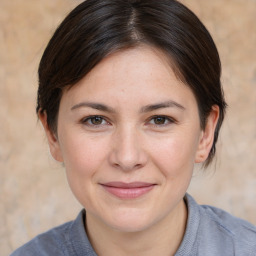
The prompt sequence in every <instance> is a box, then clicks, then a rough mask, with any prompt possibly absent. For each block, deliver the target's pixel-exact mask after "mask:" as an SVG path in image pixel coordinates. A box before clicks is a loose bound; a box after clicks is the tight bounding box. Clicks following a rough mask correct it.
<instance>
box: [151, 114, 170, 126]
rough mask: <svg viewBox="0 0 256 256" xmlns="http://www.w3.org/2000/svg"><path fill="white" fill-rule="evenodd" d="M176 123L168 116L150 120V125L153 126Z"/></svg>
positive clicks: (155, 117)
mask: <svg viewBox="0 0 256 256" xmlns="http://www.w3.org/2000/svg"><path fill="white" fill-rule="evenodd" d="M174 122H175V121H174V120H173V119H172V118H170V117H166V116H154V117H153V118H151V119H150V120H149V124H153V125H156V126H164V125H168V124H171V123H174Z"/></svg>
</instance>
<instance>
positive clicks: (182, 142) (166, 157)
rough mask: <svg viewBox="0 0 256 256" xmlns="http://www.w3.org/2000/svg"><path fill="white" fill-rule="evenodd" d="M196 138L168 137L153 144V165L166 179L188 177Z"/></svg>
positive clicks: (195, 147)
mask: <svg viewBox="0 0 256 256" xmlns="http://www.w3.org/2000/svg"><path fill="white" fill-rule="evenodd" d="M196 141H197V140H196V136H194V137H193V136H186V135H184V134H181V135H180V136H175V137H174V136H173V137H172V136H170V137H168V138H165V139H164V140H162V141H161V140H159V141H158V142H155V143H154V152H153V153H152V155H153V157H152V159H153V160H154V163H155V164H156V165H157V166H158V168H159V169H160V170H161V171H162V173H163V175H164V176H165V177H166V178H168V179H174V178H176V177H179V176H180V177H181V176H182V177H184V176H188V177H189V176H190V175H191V174H192V171H193V167H194V160H195V155H196V149H197V143H196Z"/></svg>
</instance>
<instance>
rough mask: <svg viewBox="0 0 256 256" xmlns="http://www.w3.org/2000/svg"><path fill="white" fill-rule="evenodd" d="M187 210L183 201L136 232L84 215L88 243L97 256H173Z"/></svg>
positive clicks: (180, 237)
mask: <svg viewBox="0 0 256 256" xmlns="http://www.w3.org/2000/svg"><path fill="white" fill-rule="evenodd" d="M186 221H187V208H186V205H185V202H184V201H183V200H182V201H181V202H180V203H179V205H178V206H177V207H176V208H175V209H174V210H173V212H172V213H171V214H169V215H167V216H166V217H165V218H163V219H162V220H160V221H159V222H157V223H156V224H153V225H152V226H151V227H149V228H146V229H145V230H142V231H139V232H122V231H119V230H115V229H112V228H111V227H109V226H107V225H104V224H102V223H101V222H100V221H99V219H97V218H96V217H95V216H93V215H91V214H89V213H88V214H86V228H87V233H88V237H89V240H90V242H91V244H92V246H93V248H94V250H95V251H96V253H97V255H99V256H103V255H104V256H110V255H111V256H112V255H120V256H128V255H133V256H137V255H138V256H139V255H140V256H143V255H147V256H151V255H163V256H164V255H168V256H169V255H174V254H175V252H176V251H177V250H178V248H179V245H180V243H181V241H182V239H183V236H184V233H185V228H186Z"/></svg>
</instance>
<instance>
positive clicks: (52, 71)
mask: <svg viewBox="0 0 256 256" xmlns="http://www.w3.org/2000/svg"><path fill="white" fill-rule="evenodd" d="M141 44H146V45H149V46H152V47H156V48H158V49H160V50H161V51H162V52H163V53H164V54H165V55H166V56H167V57H168V58H169V59H170V60H171V61H170V63H171V64H170V65H171V67H172V69H173V70H174V72H175V74H176V76H177V78H179V79H180V80H181V81H182V82H183V83H184V84H186V85H187V86H188V87H189V88H190V89H191V90H192V92H193V94H194V96H195V98H196V101H197V104H198V109H199V116H200V125H201V128H202V129H204V128H205V124H206V120H207V117H208V116H209V113H210V112H211V110H212V107H213V105H218V106H219V111H220V112H219V120H218V123H217V127H216V130H215V134H214V142H213V145H212V148H211V150H210V153H209V155H208V158H207V160H206V161H205V163H204V165H205V166H208V165H209V163H210V162H211V160H212V158H213V156H214V154H215V151H216V142H217V139H218V134H219V130H220V127H221V125H222V122H223V119H224V115H225V108H226V102H225V99H224V95H223V90H222V86H221V81H220V77H221V62H220V58H219V54H218V51H217V48H216V46H215V43H214V41H213V39H212V37H211V35H210V34H209V32H208V30H207V29H206V28H205V26H204V25H203V24H202V22H201V21H200V20H199V19H198V17H197V16H196V15H195V14H194V13H193V12H192V11H190V10H189V9H188V8H187V7H185V6H184V5H183V4H181V3H179V2H178V1H176V0H157V1H156V0H87V1H84V2H82V3H81V4H80V5H78V6H77V7H76V8H75V9H74V10H72V11H71V12H70V13H69V14H68V15H67V17H66V18H65V19H64V20H63V22H62V23H61V24H60V25H59V27H58V28H57V30H56V31H55V33H54V35H53V36H52V38H51V39H50V41H49V43H48V45H47V47H46V49H45V51H44V53H43V56H42V59H41V61H40V65H39V70H38V75H39V88H38V96H37V108H36V111H37V113H39V112H44V111H45V112H46V113H47V123H48V125H49V127H50V129H51V130H52V131H53V132H55V133H57V118H58V111H59V105H60V100H61V97H62V93H63V89H65V88H70V87H72V86H73V85H75V84H76V83H77V82H78V81H80V80H81V79H82V78H83V77H84V76H85V75H86V74H88V72H89V71H91V70H92V69H93V68H94V67H95V66H96V65H97V64H98V63H99V62H100V61H101V60H103V59H104V58H105V57H106V56H108V55H110V54H111V53H114V52H116V51H120V50H125V49H128V48H132V47H136V46H138V45H141ZM138 87H139V85H138Z"/></svg>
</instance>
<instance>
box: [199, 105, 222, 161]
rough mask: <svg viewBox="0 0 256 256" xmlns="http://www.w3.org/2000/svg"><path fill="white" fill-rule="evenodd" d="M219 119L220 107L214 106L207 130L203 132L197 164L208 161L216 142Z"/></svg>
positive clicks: (206, 126) (207, 123)
mask: <svg viewBox="0 0 256 256" xmlns="http://www.w3.org/2000/svg"><path fill="white" fill-rule="evenodd" d="M218 119H219V106H217V105H214V106H213V107H212V111H211V113H210V114H209V116H208V118H207V120H206V125H205V129H204V130H202V132H201V136H200V140H199V145H198V149H197V153H196V158H195V163H202V162H204V161H205V160H206V159H207V157H208V155H209V153H210V150H211V148H212V144H213V141H214V133H215V129H216V126H217V123H218Z"/></svg>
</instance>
